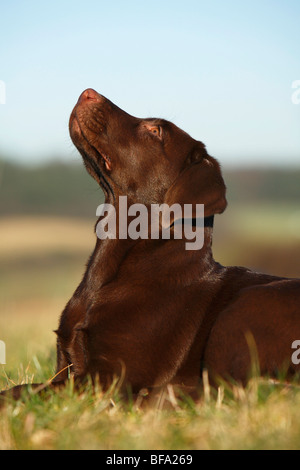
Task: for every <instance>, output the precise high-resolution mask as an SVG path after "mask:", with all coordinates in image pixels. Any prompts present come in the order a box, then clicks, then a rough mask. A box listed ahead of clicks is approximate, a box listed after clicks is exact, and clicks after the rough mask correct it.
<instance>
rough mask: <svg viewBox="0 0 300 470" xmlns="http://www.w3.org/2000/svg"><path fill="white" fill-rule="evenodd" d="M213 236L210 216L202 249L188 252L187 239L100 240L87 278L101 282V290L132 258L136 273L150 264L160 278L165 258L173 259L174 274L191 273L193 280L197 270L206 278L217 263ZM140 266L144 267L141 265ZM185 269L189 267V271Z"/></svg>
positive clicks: (205, 225)
mask: <svg viewBox="0 0 300 470" xmlns="http://www.w3.org/2000/svg"><path fill="white" fill-rule="evenodd" d="M185 223H186V221H185ZM194 224H195V225H194ZM192 225H193V226H198V221H196V220H195V221H194V220H192ZM202 226H203V220H202ZM212 234H213V217H208V218H205V220H204V244H203V247H202V248H201V249H200V250H190V251H189V250H186V249H185V244H186V243H187V242H188V240H186V239H184V238H183V239H178V240H177V239H176V240H175V239H170V240H161V239H159V240H151V239H146V240H141V239H137V240H132V239H130V238H128V239H122V240H120V239H118V238H117V239H105V240H100V239H98V238H97V242H96V246H95V249H94V252H93V254H92V256H91V258H90V261H89V264H88V267H87V271H86V274H85V276H88V277H90V278H91V279H92V280H93V283H95V280H96V279H97V281H96V284H97V286H98V288H100V287H101V286H103V285H106V284H107V283H109V282H111V281H112V280H113V279H115V278H116V276H117V275H118V272H119V270H120V269H121V267H122V266H124V263H126V262H127V261H128V260H129V259H130V260H132V266H133V269H136V270H139V269H140V268H141V271H143V267H144V266H145V265H146V263H149V265H151V267H152V269H153V276H156V275H158V273H160V272H162V271H163V270H164V269H165V266H164V261H163V257H164V256H165V257H167V258H168V259H172V263H171V264H172V265H173V268H172V269H173V270H174V272H176V271H182V272H186V273H189V277H190V276H191V277H193V271H197V273H200V272H201V273H202V276H204V275H205V273H206V272H209V271H210V270H211V268H212V266H213V265H214V264H215V262H214V259H213V255H212ZM150 257H151V260H150ZM104 260H105V261H104ZM107 260H109V263H107ZM130 262H131V261H130ZM139 264H141V266H138V265H139ZM184 266H186V267H187V269H186V271H185V270H184ZM169 274H170V275H171V273H169Z"/></svg>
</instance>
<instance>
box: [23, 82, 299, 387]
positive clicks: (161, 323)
mask: <svg viewBox="0 0 300 470" xmlns="http://www.w3.org/2000/svg"><path fill="white" fill-rule="evenodd" d="M70 134H71V138H72V140H73V142H74V144H75V145H76V147H77V148H78V150H79V152H80V153H81V155H82V157H83V160H84V163H85V166H86V168H87V171H88V172H89V173H90V174H91V175H92V176H93V178H95V179H96V181H97V182H98V183H99V184H100V185H101V187H102V189H103V191H104V193H105V196H106V202H107V203H109V204H111V205H113V206H114V207H115V208H116V211H117V213H118V211H119V208H120V206H119V201H120V199H119V197H120V196H127V198H128V200H127V202H128V206H129V205H132V204H135V203H139V204H143V205H144V206H145V207H147V208H149V209H150V208H151V206H152V205H153V204H163V203H165V204H168V205H169V206H171V205H173V204H175V203H177V204H180V206H181V207H182V206H183V204H193V207H194V206H195V205H196V204H204V206H205V223H204V226H205V228H204V245H203V247H202V249H201V250H186V249H185V243H186V239H185V238H182V239H176V238H175V237H174V236H171V239H162V238H161V237H160V238H158V239H151V238H147V239H146V238H144V239H142V238H139V239H132V238H127V239H126V238H123V239H120V237H119V236H118V235H120V232H119V231H120V227H119V226H117V230H118V233H117V237H116V239H112V238H107V239H105V240H100V239H97V242H96V247H95V249H94V252H93V254H92V256H91V258H90V260H89V263H88V266H87V270H86V272H85V275H84V277H83V280H82V282H81V284H80V285H79V287H78V288H77V290H76V291H75V293H74V295H73V297H72V298H71V300H70V301H69V303H68V304H67V306H66V308H65V310H64V311H63V313H62V316H61V319H60V324H59V328H58V330H57V359H58V361H57V372H60V371H62V372H60V374H59V375H58V377H57V379H56V381H57V383H58V384H59V383H63V382H64V381H65V380H67V378H68V369H70V370H71V371H72V373H73V374H74V377H75V379H77V380H78V381H82V380H83V379H84V378H85V377H87V376H92V377H93V378H96V377H99V379H100V382H101V384H102V386H103V387H104V388H107V387H108V386H109V385H110V384H111V382H112V380H113V378H114V376H121V375H122V376H123V383H124V385H125V386H126V384H129V385H130V386H131V388H132V391H133V392H134V393H135V392H138V391H139V390H140V389H142V388H145V387H149V388H152V387H161V386H164V385H166V384H168V383H172V384H178V385H181V386H185V387H191V388H196V387H197V384H198V383H199V380H200V378H201V375H202V370H203V367H205V368H206V369H207V370H208V372H209V374H210V377H211V379H216V377H222V378H223V379H228V378H232V379H234V380H235V381H238V382H242V383H245V382H246V380H247V378H248V374H249V372H250V369H251V351H250V349H251V348H250V349H249V338H252V340H253V341H252V343H254V344H255V347H256V349H257V354H258V358H259V365H260V370H261V373H262V374H269V375H271V376H274V375H276V374H277V372H278V371H279V370H280V369H282V368H283V367H285V370H286V371H287V372H288V373H295V372H296V371H297V369H299V367H297V365H296V364H293V362H292V361H291V356H292V353H293V350H292V349H291V346H292V343H293V341H294V340H296V339H300V312H299V308H300V307H299V306H300V281H299V280H288V279H282V278H278V277H273V276H269V275H263V274H258V273H256V272H252V271H250V270H248V269H246V268H241V267H223V266H221V265H220V264H218V263H216V262H215V261H214V259H213V256H212V250H211V245H212V231H213V229H212V226H213V216H214V215H215V214H219V213H222V212H223V211H224V210H225V208H226V204H227V203H226V198H225V185H224V182H223V179H222V175H221V171H220V167H219V164H218V163H217V161H216V160H215V159H213V158H212V157H210V156H209V155H208V154H207V152H206V149H205V146H204V145H203V144H202V143H201V142H198V141H196V140H194V139H193V138H191V137H190V136H189V135H188V134H186V133H185V132H183V131H182V130H180V129H179V128H177V127H176V126H175V125H174V124H172V123H170V122H167V121H164V120H161V119H152V118H151V119H138V118H135V117H133V116H130V115H129V114H127V113H126V112H124V111H122V110H121V109H119V108H118V107H117V106H115V105H114V104H113V103H112V102H110V101H109V100H108V99H106V98H104V97H103V96H101V95H99V94H98V93H96V92H95V91H94V90H91V89H88V90H86V91H84V92H83V93H82V95H81V96H80V98H79V100H78V103H77V105H76V106H75V108H74V110H73V112H72V115H71V118H70ZM192 221H193V222H194V223H195V222H196V213H193V215H192ZM183 222H184V221H183V220H180V219H179V220H178V219H176V217H175V216H174V218H173V219H171V220H170V224H169V225H170V230H171V234H172V233H173V232H174V227H175V223H176V225H177V224H178V223H179V224H183ZM250 342H251V341H250ZM71 364H72V365H71ZM70 365H71V366H70ZM68 366H70V367H69V368H68ZM19 390H20V388H18V389H16V391H15V395H16V396H18V394H19Z"/></svg>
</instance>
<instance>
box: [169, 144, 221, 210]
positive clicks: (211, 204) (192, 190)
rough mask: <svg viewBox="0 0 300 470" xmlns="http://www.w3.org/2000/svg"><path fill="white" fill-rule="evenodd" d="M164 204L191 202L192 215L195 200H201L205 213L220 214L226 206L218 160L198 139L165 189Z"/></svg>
mask: <svg viewBox="0 0 300 470" xmlns="http://www.w3.org/2000/svg"><path fill="white" fill-rule="evenodd" d="M164 202H165V203H166V204H168V205H169V206H171V205H172V204H180V205H181V206H182V207H183V204H192V205H193V217H195V216H196V208H195V205H196V204H204V216H205V217H209V216H211V215H214V214H221V213H222V212H223V211H224V210H225V209H226V206H227V201H226V187H225V184H224V181H223V178H222V174H221V169H220V165H219V163H218V162H217V161H216V160H215V159H214V158H212V157H210V156H209V155H208V154H207V152H206V149H205V146H204V145H203V144H202V143H201V142H199V143H198V144H197V146H196V147H195V148H194V150H193V151H192V152H191V153H190V154H189V155H188V157H187V159H186V161H185V165H184V168H183V170H182V171H181V173H180V174H179V176H178V177H177V178H176V180H175V181H174V183H173V184H172V185H171V187H170V188H169V189H168V191H167V193H166V196H165V201H164Z"/></svg>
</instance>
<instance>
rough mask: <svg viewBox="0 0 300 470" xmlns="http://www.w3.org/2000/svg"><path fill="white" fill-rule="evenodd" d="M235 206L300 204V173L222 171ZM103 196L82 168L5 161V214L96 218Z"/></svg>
mask: <svg viewBox="0 0 300 470" xmlns="http://www.w3.org/2000/svg"><path fill="white" fill-rule="evenodd" d="M223 173H224V178H225V182H226V185H227V189H228V200H229V203H230V204H233V203H234V204H235V203H243V202H247V203H251V202H254V203H255V202H258V201H262V202H270V203H279V202H280V203H282V202H284V203H296V204H297V203H300V167H299V168H297V169H293V168H291V169H279V168H278V169H274V168H272V169H261V168H259V169H258V168H257V169H249V170H247V169H237V170H226V169H224V168H223ZM102 202H103V193H102V191H101V189H100V188H99V187H98V185H97V183H96V182H95V181H94V180H93V179H92V178H91V177H90V176H89V175H88V173H87V172H86V170H85V168H84V165H83V164H82V163H64V162H61V161H52V162H48V163H45V164H43V165H35V166H33V165H23V164H19V163H11V162H8V161H7V160H0V215H2V216H4V215H18V214H23V215H38V214H41V215H58V216H62V215H64V216H78V217H94V216H95V214H96V208H97V206H98V205H99V204H101V203H102Z"/></svg>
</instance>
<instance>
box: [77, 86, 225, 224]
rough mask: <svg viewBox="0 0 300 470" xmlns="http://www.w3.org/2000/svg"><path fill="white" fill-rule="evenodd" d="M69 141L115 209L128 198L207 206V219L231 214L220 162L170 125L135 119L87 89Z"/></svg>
mask: <svg viewBox="0 0 300 470" xmlns="http://www.w3.org/2000/svg"><path fill="white" fill-rule="evenodd" d="M70 135H71V138H72V140H73V142H74V144H75V146H76V147H77V148H78V150H79V152H80V153H81V155H82V157H83V160H84V163H85V166H86V168H87V170H88V172H89V173H90V174H91V175H92V176H93V177H94V178H95V179H96V181H97V182H98V183H99V184H100V185H101V187H102V188H103V191H104V192H105V195H106V200H107V201H109V202H110V203H113V201H114V200H116V198H117V197H119V196H123V195H126V196H127V197H128V198H129V200H130V202H131V203H141V204H145V205H150V204H162V203H166V204H168V205H169V206H171V205H172V204H174V203H178V204H193V207H194V205H195V204H204V206H205V216H206V217H207V216H211V215H214V214H218V213H222V212H223V211H224V210H225V208H226V204H227V203H226V198H225V192H226V189H225V184H224V181H223V178H222V175H221V170H220V166H219V164H218V162H217V161H216V160H215V159H214V158H212V157H210V156H209V155H208V153H207V151H206V149H205V146H204V144H203V143H202V142H199V141H196V140H195V139H193V138H192V137H190V136H189V135H188V134H187V133H186V132H184V131H183V130H181V129H179V128H178V127H177V126H175V125H174V124H173V123H171V122H169V121H166V120H163V119H156V118H149V119H140V118H136V117H133V116H131V115H129V114H127V113H126V112H125V111H123V110H121V109H120V108H118V107H117V106H116V105H115V104H113V103H112V102H111V101H109V100H108V99H107V98H105V97H104V96H102V95H100V94H98V93H97V92H95V91H94V90H92V89H88V90H85V91H84V92H83V93H82V94H81V96H80V97H79V100H78V102H77V104H76V106H75V108H74V109H73V112H72V114H71V117H70Z"/></svg>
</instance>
